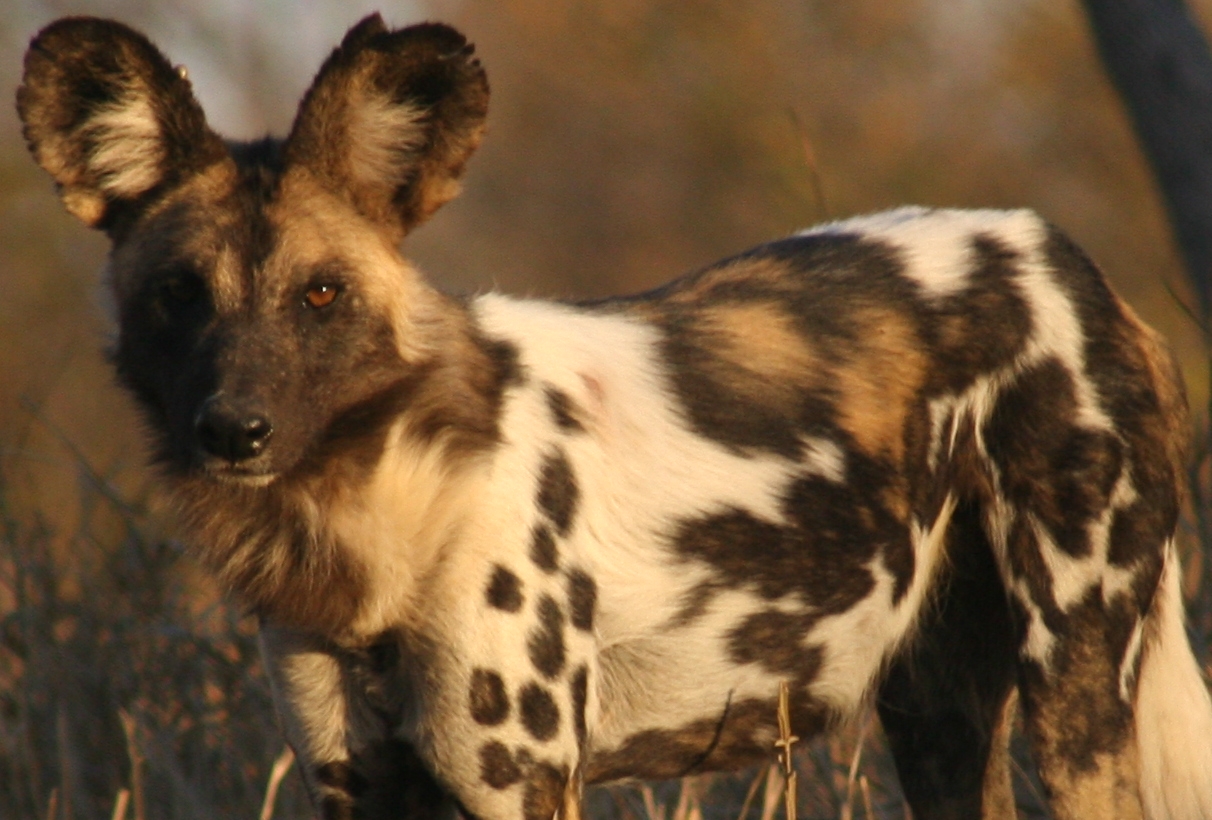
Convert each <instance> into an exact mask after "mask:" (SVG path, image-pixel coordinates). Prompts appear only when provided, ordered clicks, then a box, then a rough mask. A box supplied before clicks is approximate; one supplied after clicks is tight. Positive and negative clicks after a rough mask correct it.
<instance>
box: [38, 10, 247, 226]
mask: <svg viewBox="0 0 1212 820" xmlns="http://www.w3.org/2000/svg"><path fill="white" fill-rule="evenodd" d="M17 110H18V112H19V114H20V116H21V121H22V122H23V123H24V126H25V128H24V131H25V139H26V141H27V142H28V143H29V149H30V151H31V152H32V153H33V155H34V158H35V159H36V160H37V161H38V164H39V165H41V166H42V167H43V168H44V169H46V171H47V172H48V173H50V175H51V176H52V177H53V178H54V180H55V182H56V183H57V184H58V187H59V193H60V195H61V196H62V198H63V203H64V205H65V206H66V207H67V209H68V210H69V211H70V212H71V213H73V214H75V215H76V216H77V217H79V218H80V219H81V220H82V221H83V222H85V223H86V224H88V225H90V226H92V227H96V228H104V229H107V230H110V231H111V233H112V231H113V230H114V229H115V228H116V227H117V226H119V225H121V224H122V223H123V222H124V221H125V220H126V219H128V218H130V217H132V216H134V215H135V214H137V213H138V211H139V210H140V209H142V208H144V207H146V205H147V203H148V202H150V201H151V200H152V199H153V198H154V197H155V195H156V194H157V193H159V192H163V191H165V190H167V189H168V188H169V187H171V186H172V185H173V184H175V183H176V182H177V181H179V180H181V179H183V178H184V177H185V176H187V175H189V174H191V173H192V172H193V171H196V170H200V169H201V168H202V167H205V166H206V165H207V164H209V163H211V162H214V161H215V160H217V159H220V158H222V157H223V156H224V155H225V152H226V148H225V147H224V145H223V142H222V140H220V139H219V137H218V136H216V135H215V134H214V132H212V131H211V130H210V129H209V128H208V127H207V125H206V120H205V117H204V116H203V114H202V109H201V107H200V106H199V105H198V103H197V101H196V100H195V99H194V96H193V93H192V91H191V90H190V85H189V81H188V80H187V79H185V77H184V76H183V73H181V72H178V71H177V70H176V69H175V68H173V66H172V64H171V63H170V62H169V61H168V60H167V59H165V57H164V55H162V54H161V53H160V52H159V51H157V50H156V47H155V46H153V45H152V44H151V43H150V42H149V41H148V40H147V38H146V37H144V36H143V35H142V34H140V33H138V32H137V31H134V30H132V29H130V28H127V27H126V26H123V25H121V24H119V23H114V22H111V21H108V20H98V19H94V18H88V17H69V18H65V19H62V20H58V21H56V22H54V23H52V24H51V25H49V26H47V27H46V28H44V29H43V30H42V31H41V32H39V33H38V35H37V36H36V37H35V38H34V39H33V41H32V42H31V43H30V47H29V51H27V52H26V55H25V78H24V80H23V82H22V84H21V87H20V88H18V89H17Z"/></svg>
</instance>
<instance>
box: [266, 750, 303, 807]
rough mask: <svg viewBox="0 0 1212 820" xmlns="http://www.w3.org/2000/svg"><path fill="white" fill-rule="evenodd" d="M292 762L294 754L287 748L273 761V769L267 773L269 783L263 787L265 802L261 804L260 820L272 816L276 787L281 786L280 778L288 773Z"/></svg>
mask: <svg viewBox="0 0 1212 820" xmlns="http://www.w3.org/2000/svg"><path fill="white" fill-rule="evenodd" d="M294 762H295V753H294V752H292V751H291V749H290V747H289V746H287V747H286V748H285V749H283V750H282V754H280V755H278V757H277V759H276V760H274V765H273V768H272V769H271V770H270V772H269V783H268V784H267V785H266V787H265V801H264V802H263V803H261V815H260V817H261V820H270V818H272V817H273V816H274V802H275V801H276V800H277V799H278V787H279V786H281V785H282V778H284V777H286V773H287V772H289V771H290V767H291V764H293V763H294Z"/></svg>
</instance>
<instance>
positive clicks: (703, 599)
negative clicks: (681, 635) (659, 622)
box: [669, 581, 720, 629]
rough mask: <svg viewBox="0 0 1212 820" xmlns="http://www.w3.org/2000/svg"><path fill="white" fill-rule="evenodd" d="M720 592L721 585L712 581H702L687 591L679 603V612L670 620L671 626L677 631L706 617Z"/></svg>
mask: <svg viewBox="0 0 1212 820" xmlns="http://www.w3.org/2000/svg"><path fill="white" fill-rule="evenodd" d="M719 591H720V590H719V585H718V584H716V583H714V582H712V581H702V582H700V583H697V584H695V585H694V586H693V587H691V588H690V589H688V590H686V591H685V592H684V593H683V594H682V599H681V600H680V601H679V602H678V611H677V612H676V613H675V614H674V616H673V617H672V618H671V619H670V620H669V626H670V627H673V628H675V629H676V628H678V627H683V626H689V625H690V624H692V623H694V622H695V621H697V620H698V619H699V618H701V617H703V616H704V615H706V614H707V607H708V606H709V605H710V604H711V599H712V598H714V597H715V595H716V593H718V592H719Z"/></svg>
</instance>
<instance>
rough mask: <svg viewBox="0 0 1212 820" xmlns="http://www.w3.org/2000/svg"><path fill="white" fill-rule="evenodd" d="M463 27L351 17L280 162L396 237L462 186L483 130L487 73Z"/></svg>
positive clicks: (303, 107) (305, 102) (301, 110)
mask: <svg viewBox="0 0 1212 820" xmlns="http://www.w3.org/2000/svg"><path fill="white" fill-rule="evenodd" d="M472 55H473V47H472V46H471V45H470V44H469V43H468V42H467V40H466V39H465V38H464V37H463V35H462V34H460V33H459V32H457V31H455V30H454V29H452V28H450V27H449V26H444V25H440V24H436V23H425V24H421V25H416V26H410V27H408V28H405V29H399V30H396V31H389V30H388V29H387V28H386V27H385V26H384V25H383V21H382V19H381V18H380V17H379V15H377V14H375V15H372V16H370V17H367V18H366V19H364V20H362V22H360V23H358V24H357V25H356V26H354V27H353V28H352V29H350V30H349V32H348V33H347V34H346V35H345V39H344V40H342V42H341V45H339V46H338V47H337V48H336V50H334V51H333V53H332V55H331V56H329V58H328V60H327V61H326V62H325V63H324V65H323V67H322V68H321V69H320V72H319V74H318V75H317V76H316V79H315V81H314V82H313V83H312V87H311V90H310V91H308V92H307V95H306V96H305V97H304V99H303V102H302V103H301V104H300V105H299V113H298V116H297V118H296V119H295V124H294V128H293V129H292V131H291V134H290V137H289V139H288V140H287V143H286V166H287V168H288V169H289V168H291V167H292V166H303V167H305V168H306V169H307V170H308V171H310V172H311V173H312V174H313V175H314V176H315V177H316V178H317V179H319V180H320V181H321V183H322V184H324V185H325V187H327V188H328V189H329V190H331V191H332V192H334V193H336V194H338V195H340V196H343V197H345V198H346V199H347V200H348V201H349V202H350V203H351V204H352V205H353V206H354V207H355V208H356V209H357V210H358V211H359V212H360V213H362V214H363V215H364V216H366V217H367V218H368V219H371V220H372V221H374V222H375V223H377V224H378V225H379V226H380V227H381V229H383V230H385V231H387V232H388V233H389V234H391V235H392V236H393V237H394V238H396V239H399V238H401V237H403V235H404V234H406V233H407V232H408V231H409V230H411V229H412V228H413V227H414V226H415V225H417V224H419V223H420V222H422V221H424V220H425V219H427V218H428V217H429V216H430V215H431V214H432V213H433V212H434V211H436V210H437V209H438V208H439V207H441V206H442V205H443V204H444V203H445V202H447V201H448V200H450V199H451V198H453V197H454V196H455V195H456V194H457V193H458V191H459V184H458V179H459V177H460V176H462V174H463V168H464V166H465V164H466V163H467V159H468V158H469V157H470V156H471V154H472V152H473V151H474V150H475V149H476V146H478V145H479V143H480V137H481V135H482V134H483V131H484V119H485V116H486V115H487V112H488V80H487V78H486V77H485V75H484V69H483V68H482V67H481V66H480V62H479V60H477V59H475V58H474V57H473V56H472Z"/></svg>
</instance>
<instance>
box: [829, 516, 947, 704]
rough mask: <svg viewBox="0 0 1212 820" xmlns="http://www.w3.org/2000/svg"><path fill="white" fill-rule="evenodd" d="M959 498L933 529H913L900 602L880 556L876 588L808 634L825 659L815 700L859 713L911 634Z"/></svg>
mask: <svg viewBox="0 0 1212 820" xmlns="http://www.w3.org/2000/svg"><path fill="white" fill-rule="evenodd" d="M955 506H956V500H955V498H954V497H953V496H951V495H948V496H947V498H946V499H945V501H944V503H943V508H942V510H941V511H940V512H939V515H938V519H937V520H936V521H935V522H934V526H933V527H932V528H931V529H929V530H927V529H926V528H925V527H922V526H921V525H920V524H918V523H917V522H914V524H913V527H912V533H911V537H912V544H913V552H914V559H915V561H914V570H913V579H912V581H911V582H910V585H909V588H908V589H907V590H906V592H905V595H904V597H903V598H902V599H901V600H900V602H899V603H896V604H894V603H893V595H894V592H895V587H896V578H895V577H894V576H893V575H892V573H891V572H889V571H888V569H887V567H886V566H885V565H884V562H883V560H882V557H880V556H877V557H876V558H874V559H872V561H871V562H870V563H869V564H868V565H867V569H868V570H869V571H870V572H871V575H872V578H874V580H875V588H874V589H873V590H872V591H871V592H870V593H868V594H867V596H866V597H865V598H863V600H861V601H859V602H858V603H857V604H855V605H854V606H852V607H851V608H850V609H848V610H846V611H845V612H842V613H839V614H837V615H831V616H828V617H825V618H822V619H821V620H820V621H819V622H818V623H817V625H816V626H815V627H814V628H813V629H812V631H811V632H810V633H809V639H808V643H810V644H814V645H818V646H820V648H821V649H822V650H823V653H824V658H823V661H822V663H821V671H820V674H819V675H818V676H817V679H816V680H815V681H814V682H813V683H812V684H811V685H810V686H809V690H810V691H811V692H812V695H813V697H814V698H817V699H819V700H820V701H822V702H824V703H826V704H828V705H829V706H831V707H833V708H834V709H835V710H837V711H838V713H840V714H843V715H850V714H853V713H854V712H855V711H856V710H858V709H859V708H860V707H861V706H862V704H863V702H864V700H865V698H866V697H867V693H868V691H869V690H870V688H871V684H872V682H873V681H874V680H875V678H876V676H877V675H878V674H879V671H880V669H881V668H882V667H883V664H884V663H885V661H886V660H887V658H888V657H889V655H891V654H892V652H893V651H894V650H895V649H896V648H897V647H898V646H900V645H901V643H902V642H903V641H904V640H906V639H907V638H908V637H909V635H910V634H911V633H912V629H913V626H914V624H915V623H916V621H917V619H918V616H919V615H920V614H921V611H922V607H923V605H924V603H925V600H926V597H927V595H928V594H929V592H930V590H931V588H932V586H933V584H934V580H935V576H936V573H937V571H938V569H939V567H940V566H941V564H942V557H943V555H944V554H945V552H946V550H945V538H946V533H947V527H948V526H949V525H950V523H951V514H952V513H953V512H954V511H955Z"/></svg>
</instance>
